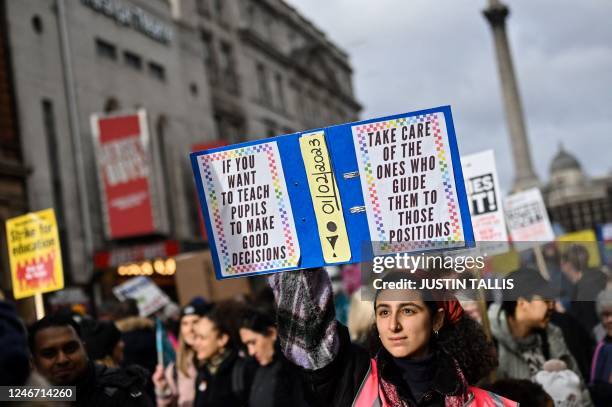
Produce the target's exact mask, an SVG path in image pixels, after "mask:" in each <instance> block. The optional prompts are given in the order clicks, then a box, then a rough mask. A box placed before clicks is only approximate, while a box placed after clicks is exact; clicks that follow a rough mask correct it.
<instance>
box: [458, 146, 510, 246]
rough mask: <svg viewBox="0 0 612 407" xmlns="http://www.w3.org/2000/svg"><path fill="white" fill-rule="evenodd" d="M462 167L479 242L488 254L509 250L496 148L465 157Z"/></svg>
mask: <svg viewBox="0 0 612 407" xmlns="http://www.w3.org/2000/svg"><path fill="white" fill-rule="evenodd" d="M461 168H462V169H463V178H464V179H465V187H466V189H467V195H468V203H469V205H470V214H471V215H472V227H473V228H474V239H475V240H476V244H477V246H478V247H479V248H480V250H481V251H482V252H483V253H486V254H487V255H495V254H500V253H505V252H507V251H509V250H510V246H509V244H508V233H507V232H506V221H505V219H504V212H503V209H502V200H501V194H500V188H499V180H498V178H497V169H496V168H495V155H494V154H493V150H487V151H482V152H480V153H476V154H471V155H466V156H463V157H461ZM483 242H486V243H483Z"/></svg>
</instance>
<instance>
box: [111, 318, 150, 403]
mask: <svg viewBox="0 0 612 407" xmlns="http://www.w3.org/2000/svg"><path fill="white" fill-rule="evenodd" d="M115 325H117V328H118V329H119V331H121V339H122V340H123V343H124V345H125V347H124V349H123V355H124V356H123V366H130V365H138V366H141V367H142V368H144V369H146V370H147V371H148V372H149V377H150V375H151V374H153V372H155V367H156V365H157V349H156V347H155V323H154V322H153V321H152V320H150V319H148V318H144V317H127V318H124V319H120V320H118V321H116V322H115ZM147 394H148V395H149V397H151V399H155V391H154V387H153V381H151V380H149V381H148V382H147Z"/></svg>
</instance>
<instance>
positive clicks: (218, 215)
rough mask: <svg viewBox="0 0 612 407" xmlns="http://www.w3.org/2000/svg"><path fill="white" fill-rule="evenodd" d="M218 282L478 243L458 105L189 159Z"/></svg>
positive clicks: (286, 136)
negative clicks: (455, 118)
mask: <svg viewBox="0 0 612 407" xmlns="http://www.w3.org/2000/svg"><path fill="white" fill-rule="evenodd" d="M191 162H192V166H193V170H194V175H195V179H196V184H197V186H198V191H199V196H200V202H201V207H202V211H203V214H204V218H205V221H206V228H207V231H208V235H209V237H212V238H211V240H210V244H211V250H212V257H213V263H214V266H215V271H216V275H217V278H229V277H240V276H248V275H254V274H262V273H270V272H277V271H286V270H296V269H302V268H311V267H321V266H328V265H333V264H345V263H358V262H361V261H367V260H369V259H371V256H372V255H373V254H377V255H378V254H383V255H384V254H391V253H398V252H420V251H425V250H433V249H450V248H461V247H466V246H469V245H471V243H472V242H473V240H474V239H473V233H472V225H471V221H470V214H469V208H468V203H467V198H466V192H465V186H464V181H463V174H462V170H461V163H460V160H459V152H458V148H457V142H456V137H455V133H454V128H453V123H452V116H451V111H450V107H449V106H443V107H438V108H434V109H428V110H423V111H418V112H413V113H406V114H401V115H396V116H390V117H383V118H379V119H373V120H367V121H362V122H357V123H350V124H343V125H339V126H332V127H327V128H324V129H319V130H314V131H308V132H304V133H296V134H290V135H285V136H279V137H275V138H271V139H266V140H259V141H253V142H249V143H244V144H239V145H235V146H228V147H221V148H216V149H211V150H206V151H200V152H197V153H192V154H191Z"/></svg>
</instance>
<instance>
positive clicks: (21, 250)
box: [6, 209, 64, 299]
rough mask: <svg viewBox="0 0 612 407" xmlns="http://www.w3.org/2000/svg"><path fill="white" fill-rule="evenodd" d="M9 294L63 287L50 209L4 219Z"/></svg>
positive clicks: (40, 291)
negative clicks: (9, 269) (9, 284)
mask: <svg viewBox="0 0 612 407" xmlns="http://www.w3.org/2000/svg"><path fill="white" fill-rule="evenodd" d="M6 237H7V243H8V251H9V261H10V264H11V278H12V284H13V296H14V297H15V299H21V298H26V297H30V296H33V295H35V294H41V293H48V292H51V291H57V290H61V289H62V288H64V271H63V268H62V253H61V248H60V240H59V234H58V230H57V222H56V220H55V213H54V212H53V209H45V210H43V211H38V212H33V213H28V214H25V215H22V216H18V217H16V218H11V219H8V220H7V221H6Z"/></svg>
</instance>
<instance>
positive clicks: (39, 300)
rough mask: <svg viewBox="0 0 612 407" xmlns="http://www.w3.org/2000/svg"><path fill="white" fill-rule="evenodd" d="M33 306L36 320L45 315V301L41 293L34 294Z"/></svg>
mask: <svg viewBox="0 0 612 407" xmlns="http://www.w3.org/2000/svg"><path fill="white" fill-rule="evenodd" d="M34 306H35V307H36V320H39V319H42V318H44V317H45V303H44V302H43V295H42V293H36V294H34Z"/></svg>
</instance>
